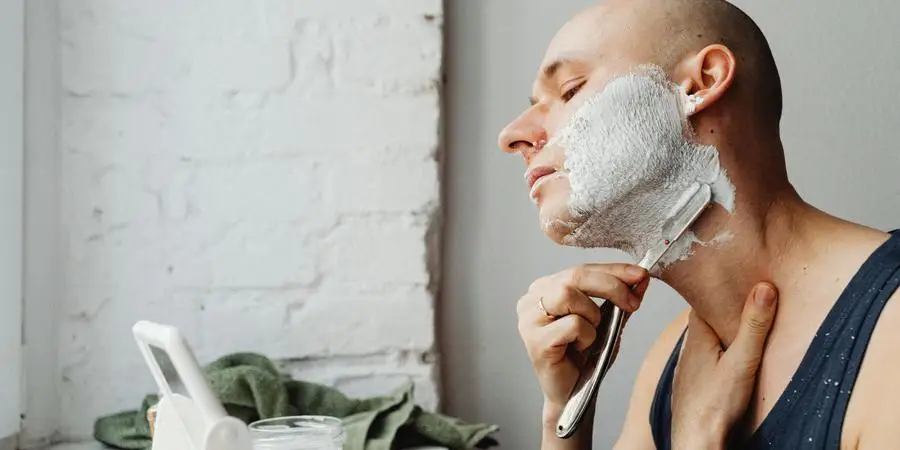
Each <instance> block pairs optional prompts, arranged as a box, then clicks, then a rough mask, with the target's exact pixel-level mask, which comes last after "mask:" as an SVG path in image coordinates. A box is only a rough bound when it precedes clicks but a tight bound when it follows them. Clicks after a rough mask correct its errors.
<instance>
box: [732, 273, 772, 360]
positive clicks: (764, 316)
mask: <svg viewBox="0 0 900 450" xmlns="http://www.w3.org/2000/svg"><path fill="white" fill-rule="evenodd" d="M777 297H778V292H777V291H776V290H775V286H772V285H771V284H769V283H759V284H757V285H756V286H755V287H754V289H753V290H752V291H751V292H750V296H749V297H748V298H747V302H746V303H745V304H744V311H743V313H742V314H741V326H740V328H739V329H738V332H737V337H735V339H734V342H733V343H732V344H731V347H730V348H729V349H728V351H727V352H725V356H724V358H727V359H729V360H730V361H729V363H730V364H732V367H733V368H734V370H736V371H737V372H738V373H742V374H743V375H748V376H755V374H756V370H757V369H758V368H759V363H760V362H761V361H762V355H763V351H764V350H765V346H766V338H768V336H769V331H770V330H771V329H772V323H773V322H775V310H776V306H775V303H776V300H777Z"/></svg>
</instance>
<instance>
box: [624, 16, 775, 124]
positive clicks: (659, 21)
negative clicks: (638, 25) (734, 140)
mask: <svg viewBox="0 0 900 450" xmlns="http://www.w3.org/2000/svg"><path fill="white" fill-rule="evenodd" d="M632 3H633V4H635V6H636V7H637V8H639V10H640V11H641V13H643V14H645V16H644V17H646V18H647V19H648V21H650V22H651V23H652V28H651V30H652V33H654V34H656V36H654V37H651V39H653V40H655V41H656V42H659V43H660V44H659V46H658V47H657V49H658V52H659V53H658V54H657V55H656V58H657V60H658V63H659V64H660V65H661V66H662V67H664V68H665V69H666V70H668V71H670V72H671V71H674V70H675V69H676V67H677V65H678V64H679V62H680V61H682V60H683V59H684V58H685V57H688V56H689V55H694V54H696V53H697V52H699V51H701V50H702V49H703V48H705V47H707V46H709V45H713V44H721V45H724V46H725V47H727V48H729V49H730V50H731V51H732V52H734V54H735V57H736V58H737V73H736V75H735V79H734V85H733V86H732V88H731V89H732V90H733V91H734V93H735V94H737V95H739V96H740V97H741V101H742V103H743V104H744V105H746V106H747V107H749V108H753V109H754V110H756V112H758V113H759V115H760V119H761V120H766V121H771V122H772V123H774V124H775V125H776V126H777V123H778V122H779V121H780V119H781V110H782V94H781V80H780V77H779V75H778V68H777V67H776V65H775V59H774V57H773V56H772V51H771V49H770V47H769V43H768V42H767V41H766V37H765V36H764V35H763V33H762V31H761V30H760V29H759V27H758V26H757V25H756V23H755V22H754V21H753V19H751V18H750V17H749V16H747V14H745V13H744V12H743V11H741V10H740V9H739V8H737V7H736V6H734V5H732V4H731V3H728V2H727V1H724V0H637V1H632Z"/></svg>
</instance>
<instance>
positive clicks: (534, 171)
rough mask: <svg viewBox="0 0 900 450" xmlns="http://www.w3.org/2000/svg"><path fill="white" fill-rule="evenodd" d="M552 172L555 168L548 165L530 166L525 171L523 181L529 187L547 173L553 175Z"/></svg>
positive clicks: (554, 171)
mask: <svg viewBox="0 0 900 450" xmlns="http://www.w3.org/2000/svg"><path fill="white" fill-rule="evenodd" d="M554 173H556V169H554V168H553V167H550V166H536V167H532V168H530V169H528V170H527V171H526V172H525V183H526V184H528V188H529V189H531V188H533V187H534V184H535V183H537V182H538V180H540V179H541V178H544V177H546V176H548V175H553V174H554Z"/></svg>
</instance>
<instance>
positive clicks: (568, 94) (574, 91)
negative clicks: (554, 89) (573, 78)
mask: <svg viewBox="0 0 900 450" xmlns="http://www.w3.org/2000/svg"><path fill="white" fill-rule="evenodd" d="M585 83H587V81H582V82H581V83H578V84H576V85H575V86H573V87H572V88H571V89H569V90H568V91H566V92H564V93H563V95H562V99H563V101H564V102H566V103H568V102H569V100H572V98H573V97H575V95H576V94H578V91H580V90H581V88H582V87H584V84H585Z"/></svg>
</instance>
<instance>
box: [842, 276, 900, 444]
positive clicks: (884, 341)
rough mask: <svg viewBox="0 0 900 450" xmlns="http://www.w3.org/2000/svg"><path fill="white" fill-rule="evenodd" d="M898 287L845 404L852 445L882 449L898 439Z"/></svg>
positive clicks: (899, 395)
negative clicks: (846, 404)
mask: <svg viewBox="0 0 900 450" xmlns="http://www.w3.org/2000/svg"><path fill="white" fill-rule="evenodd" d="M898 341H900V290H898V291H897V292H895V293H894V295H893V296H892V297H891V299H890V300H888V302H887V304H886V305H885V306H884V310H883V311H882V313H881V316H880V317H879V319H878V324H877V325H876V327H875V330H874V332H873V333H872V338H871V340H870V341H869V345H868V347H867V349H866V354H865V358H864V359H863V362H862V366H861V367H860V371H859V376H858V378H857V379H856V384H855V385H854V387H853V391H852V395H851V397H850V404H849V405H848V411H847V417H846V422H845V425H844V431H845V435H846V434H847V432H849V434H850V436H855V439H852V440H853V441H855V442H858V446H854V447H855V448H860V449H866V448H873V447H874V448H881V447H880V445H883V443H884V442H886V441H887V440H891V441H895V440H900V428H898V427H897V424H896V413H897V412H896V405H897V404H898V403H900V385H898V384H897V383H896V381H895V380H897V379H898V378H900V359H898V358H897V356H896V346H897V345H896V343H897V342H898Z"/></svg>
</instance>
